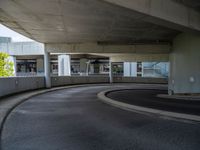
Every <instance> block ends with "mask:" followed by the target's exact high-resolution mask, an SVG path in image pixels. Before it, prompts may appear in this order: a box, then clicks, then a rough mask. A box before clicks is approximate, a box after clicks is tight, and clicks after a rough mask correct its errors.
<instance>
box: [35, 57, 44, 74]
mask: <svg viewBox="0 0 200 150" xmlns="http://www.w3.org/2000/svg"><path fill="white" fill-rule="evenodd" d="M36 61H37V75H44V61H43V59H42V58H38V59H37V60H36Z"/></svg>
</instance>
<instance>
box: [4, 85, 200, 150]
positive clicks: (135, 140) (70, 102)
mask: <svg viewBox="0 0 200 150" xmlns="http://www.w3.org/2000/svg"><path fill="white" fill-rule="evenodd" d="M135 86H137V85H135ZM124 87H126V86H124ZM108 88H110V87H109V86H95V85H94V86H91V87H78V88H70V89H65V90H59V91H55V92H50V93H46V94H42V95H39V96H35V97H33V98H30V99H29V100H28V101H26V102H24V103H22V104H21V105H19V106H18V107H17V108H16V109H14V110H13V111H12V113H11V114H10V115H9V117H8V118H7V120H6V122H5V124H4V128H3V132H2V139H1V144H2V145H1V146H2V150H147V149H148V150H158V149H159V150H160V149H161V150H199V147H200V123H196V122H183V121H181V120H172V119H169V118H168V119H166V118H158V117H156V116H154V115H150V114H149V115H143V114H138V113H134V112H129V111H125V110H121V109H118V108H115V107H112V106H109V105H107V104H104V103H102V102H101V101H100V100H99V99H98V98H97V96H96V95H97V93H98V92H100V91H102V90H106V89H108Z"/></svg>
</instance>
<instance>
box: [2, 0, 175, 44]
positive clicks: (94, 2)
mask: <svg viewBox="0 0 200 150" xmlns="http://www.w3.org/2000/svg"><path fill="white" fill-rule="evenodd" d="M143 18H145V16H144V15H142V14H138V13H136V12H134V11H131V10H129V9H126V8H122V7H118V6H116V5H112V4H109V3H107V2H104V1H101V0H0V22H1V23H2V24H4V25H6V26H7V27H9V28H11V29H13V30H15V31H17V32H19V33H22V34H23V35H25V36H28V37H30V38H32V39H34V40H36V41H39V42H42V43H81V42H108V43H109V42H114V43H120V42H122V43H123V44H124V43H151V42H159V41H161V42H170V41H171V40H172V38H173V37H175V36H176V35H177V34H178V33H179V31H177V30H174V29H169V28H166V27H162V26H159V25H156V24H153V23H148V22H145V21H144V19H143Z"/></svg>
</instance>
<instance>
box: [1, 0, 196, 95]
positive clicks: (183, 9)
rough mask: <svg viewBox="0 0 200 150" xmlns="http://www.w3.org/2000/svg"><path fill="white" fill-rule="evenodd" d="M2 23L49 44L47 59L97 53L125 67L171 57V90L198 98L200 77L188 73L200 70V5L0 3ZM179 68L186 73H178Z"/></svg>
mask: <svg viewBox="0 0 200 150" xmlns="http://www.w3.org/2000/svg"><path fill="white" fill-rule="evenodd" d="M0 22H1V23H2V24H4V25H6V26H7V27H9V28H11V29H13V30H15V31H17V32H19V33H21V34H23V35H25V36H28V37H30V38H32V39H34V40H36V41H39V42H42V43H45V50H46V54H49V53H52V52H54V53H56V52H58V53H79V54H98V55H102V56H109V57H110V60H111V61H127V62H131V61H138V60H141V61H145V60H146V61H147V60H148V61H155V60H158V61H168V60H169V56H170V62H171V73H170V75H171V76H170V86H169V90H170V91H173V92H174V93H187V92H188V93H200V86H199V82H198V81H199V80H200V79H199V78H200V76H195V75H194V74H198V73H199V71H196V70H192V69H189V68H192V67H193V66H192V65H200V63H199V61H198V59H199V57H198V58H197V57H195V56H199V52H198V49H199V48H200V44H199V43H200V42H193V41H194V40H195V41H198V38H199V34H200V1H199V0H76V1H72V0H40V1H33V0H0ZM180 36H182V38H181V37H180ZM186 37H189V38H188V40H185V39H187V38H186ZM177 38H178V40H177ZM179 41H181V42H179ZM184 42H185V43H184ZM185 44H186V46H183V45H185ZM187 45H190V46H189V47H187ZM187 48H188V49H187ZM186 52H187V53H186ZM195 54H196V55H195ZM180 55H184V57H182V58H184V59H182V58H180V57H179V56H180ZM47 56H48V55H46V56H45V57H46V59H45V60H48V58H47ZM188 57H190V58H189V59H187V58H188ZM189 60H190V61H189ZM187 61H189V62H188V63H186V64H185V63H182V62H187ZM191 62H192V63H191ZM46 63H47V61H46ZM177 64H180V65H177ZM45 66H46V67H48V66H49V65H47V64H46V65H45ZM176 67H178V68H185V70H187V71H186V73H185V74H179V73H178V72H177V71H176ZM48 70H50V69H46V71H48ZM188 71H190V74H189V73H188ZM46 75H49V74H48V73H47V74H46ZM177 75H178V76H182V78H178V77H177ZM171 77H172V78H171ZM46 79H49V77H47V78H46ZM179 79H180V80H181V81H183V80H184V81H188V80H189V81H188V82H182V83H184V85H185V86H189V85H190V84H191V82H192V86H193V87H195V88H194V90H193V88H192V90H188V89H187V88H185V89H182V88H180V86H183V85H181V84H179V83H181V81H180V82H177V81H176V80H179ZM47 85H49V83H47ZM172 85H173V86H172ZM190 89H191V88H190Z"/></svg>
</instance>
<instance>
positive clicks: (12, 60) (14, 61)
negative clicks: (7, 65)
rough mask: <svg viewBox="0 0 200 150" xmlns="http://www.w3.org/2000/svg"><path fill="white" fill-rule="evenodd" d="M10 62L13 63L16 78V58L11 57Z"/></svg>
mask: <svg viewBox="0 0 200 150" xmlns="http://www.w3.org/2000/svg"><path fill="white" fill-rule="evenodd" d="M8 59H9V62H12V63H13V76H16V74H17V69H16V57H15V56H9V58H8Z"/></svg>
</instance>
